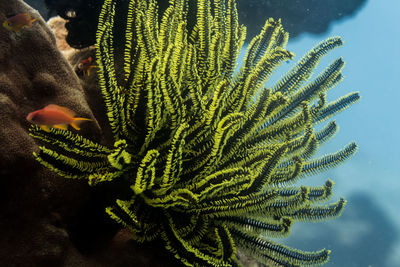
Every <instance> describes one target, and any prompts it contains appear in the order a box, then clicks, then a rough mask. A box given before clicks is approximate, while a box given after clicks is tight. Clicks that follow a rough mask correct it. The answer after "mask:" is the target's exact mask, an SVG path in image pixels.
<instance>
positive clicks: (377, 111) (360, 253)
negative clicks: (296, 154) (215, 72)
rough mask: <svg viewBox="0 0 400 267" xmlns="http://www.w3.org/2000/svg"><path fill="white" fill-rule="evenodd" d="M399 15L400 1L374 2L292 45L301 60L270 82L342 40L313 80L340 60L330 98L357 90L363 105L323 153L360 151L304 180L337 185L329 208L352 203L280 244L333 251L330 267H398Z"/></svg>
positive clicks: (347, 115) (340, 118)
mask: <svg viewBox="0 0 400 267" xmlns="http://www.w3.org/2000/svg"><path fill="white" fill-rule="evenodd" d="M399 17H400V1H398V0H384V1H378V0H369V1H368V2H367V4H366V5H364V6H363V7H362V8H361V10H359V12H358V13H357V14H355V15H354V16H353V17H350V18H348V19H345V20H343V21H341V22H337V23H334V24H333V25H332V26H331V29H330V30H329V31H328V33H326V34H324V35H311V34H303V35H301V36H299V37H297V38H295V39H293V40H290V41H289V43H288V45H287V48H288V50H289V51H291V52H294V53H295V54H296V57H295V59H294V61H293V62H291V63H290V64H283V66H282V67H281V68H280V69H279V70H278V71H277V72H276V73H275V74H274V75H273V76H272V78H271V80H273V81H277V79H278V78H279V77H280V76H281V75H282V74H283V73H285V72H286V71H287V70H288V69H289V67H290V66H292V65H293V63H294V62H296V61H297V60H299V59H300V58H301V57H302V56H303V55H304V54H305V53H306V52H307V51H309V50H310V49H311V48H312V47H314V46H315V45H316V44H318V43H319V42H320V41H322V40H324V39H326V38H329V37H332V36H341V37H342V38H343V40H344V41H345V44H344V46H343V47H341V48H338V49H336V50H334V51H333V52H330V53H329V55H328V56H327V57H325V58H324V59H323V60H322V61H321V63H320V66H319V67H318V69H317V71H316V72H315V73H314V76H313V77H315V75H316V74H318V73H319V72H320V71H322V70H323V69H324V68H326V67H327V66H328V65H329V63H331V62H332V61H333V60H334V59H336V58H338V57H340V56H342V57H343V58H344V60H345V61H346V66H345V68H344V70H343V74H344V76H345V79H344V81H343V82H342V83H341V84H339V85H338V86H336V87H335V88H333V89H332V90H330V91H329V92H328V95H327V99H328V100H331V101H332V100H335V99H337V98H339V97H341V96H343V95H346V94H347V93H349V92H352V91H359V92H360V95H361V96H362V99H361V101H360V102H358V103H356V104H355V105H353V106H352V107H350V108H349V109H347V110H345V111H344V112H342V113H339V114H338V115H337V116H336V117H334V119H335V120H336V122H337V123H338V125H339V127H340V130H339V132H338V134H337V135H336V136H335V137H334V138H333V139H332V140H331V141H330V142H329V143H327V144H325V145H324V146H323V147H321V149H320V153H319V154H318V155H323V154H326V153H332V152H335V151H337V150H339V149H341V148H342V147H344V146H345V145H347V144H348V143H350V142H352V141H356V142H357V144H358V146H359V150H358V152H357V154H356V155H355V156H353V157H352V158H351V159H350V160H349V161H347V162H346V163H344V164H342V165H340V166H339V167H337V168H334V169H332V170H330V171H328V172H324V173H321V174H318V175H314V176H312V177H309V178H306V179H305V180H303V181H301V182H302V184H306V185H322V184H323V183H324V182H325V181H326V180H327V179H328V178H329V179H332V180H333V181H334V182H335V187H334V193H335V195H334V197H333V198H332V199H331V201H330V202H335V201H337V200H338V199H339V197H345V198H346V199H347V200H348V205H347V207H346V209H345V211H344V214H343V216H342V217H340V218H338V219H335V220H330V221H327V222H323V223H296V224H295V225H294V227H293V229H292V233H291V235H290V237H289V238H288V239H286V240H278V241H279V242H284V243H286V244H287V245H289V246H292V247H296V248H298V249H302V250H318V249H321V248H324V247H325V248H328V249H331V250H332V254H331V260H330V262H329V263H328V264H327V265H326V266H340V267H347V266H348V267H358V266H360V267H361V266H362V267H369V266H370V267H395V266H400V237H399V234H400V208H399V204H400V142H399V132H400V124H399V122H400V112H399V106H400V83H399V80H400V67H399V64H400V27H399V26H400V23H399ZM282 20H283V22H284V18H282ZM242 56H243V54H242ZM269 84H271V83H267V85H269ZM324 124H325V123H323V125H324ZM318 155H317V156H318Z"/></svg>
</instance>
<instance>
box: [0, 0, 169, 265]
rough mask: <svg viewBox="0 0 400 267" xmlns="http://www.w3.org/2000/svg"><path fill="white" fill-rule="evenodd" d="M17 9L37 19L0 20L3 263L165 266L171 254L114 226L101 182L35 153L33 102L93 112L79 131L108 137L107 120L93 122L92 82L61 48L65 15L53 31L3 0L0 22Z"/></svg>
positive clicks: (0, 241)
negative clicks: (57, 167) (11, 24)
mask: <svg viewBox="0 0 400 267" xmlns="http://www.w3.org/2000/svg"><path fill="white" fill-rule="evenodd" d="M21 12H30V13H31V14H32V16H34V17H35V18H38V20H37V21H35V22H34V23H33V24H32V27H30V28H25V29H24V30H23V31H21V32H20V33H18V34H16V33H13V32H10V31H8V30H6V29H5V28H3V27H1V25H0V62H1V63H0V110H1V112H0V125H1V127H0V188H1V194H0V209H1V213H0V236H1V238H0V248H1V249H0V266H41V267H42V266H51V267H56V266H74V267H79V266H84V267H92V266H93V267H95V266H96V267H99V266H100V267H110V266H127V265H129V264H133V265H135V266H165V265H164V263H165V262H170V260H169V259H170V258H169V255H166V256H165V255H164V254H163V252H162V250H160V252H159V253H154V252H153V251H151V250H150V249H149V246H151V247H153V248H154V247H157V244H148V246H140V247H139V246H138V245H137V244H133V243H132V242H131V240H130V235H127V233H126V232H124V231H122V232H119V233H117V231H118V227H116V225H115V224H114V223H113V222H112V221H111V219H109V218H108V216H107V215H106V214H105V213H104V207H102V204H100V205H99V203H101V202H102V201H107V200H106V199H107V195H106V194H103V193H102V192H101V190H102V189H101V188H98V189H95V190H93V189H91V188H88V186H87V183H85V182H82V183H76V182H75V181H70V180H66V179H64V178H62V177H59V176H58V175H54V173H52V172H49V171H48V170H47V169H46V168H43V166H41V165H40V164H38V163H37V161H36V160H35V159H34V157H33V155H32V152H34V151H38V146H37V144H36V143H35V141H34V139H33V138H32V137H31V136H29V134H28V128H29V126H30V124H29V122H27V121H26V119H25V118H26V115H27V114H28V113H29V112H31V111H33V110H36V109H39V108H42V107H44V106H45V105H47V104H50V103H54V104H58V105H62V106H66V107H68V108H70V109H72V110H74V111H76V112H77V113H78V114H79V115H82V116H84V117H88V118H92V119H93V120H94V121H93V122H90V123H87V124H86V125H83V127H82V130H81V132H80V133H81V134H83V135H84V136H87V137H90V138H93V139H94V140H98V141H99V142H100V141H102V142H105V143H107V134H105V132H106V131H107V130H104V128H105V129H107V125H106V126H105V127H104V125H103V127H101V128H100V127H99V125H98V124H97V121H99V122H100V125H101V122H102V121H104V120H106V118H105V117H104V115H101V114H104V113H102V112H101V111H100V110H101V108H102V107H103V105H102V104H99V103H97V102H96V98H95V96H96V93H95V91H96V89H95V88H94V87H93V88H92V90H90V89H87V90H86V91H84V90H83V88H82V86H81V80H80V79H79V76H77V75H76V74H75V71H74V68H73V66H71V64H69V63H68V61H67V60H66V59H65V57H64V56H63V54H62V53H61V52H60V50H59V49H60V48H61V49H64V50H65V49H67V50H68V49H69V48H68V47H66V46H63V45H62V44H64V43H65V40H64V41H63V40H62V38H63V36H65V32H64V30H63V28H62V26H63V22H62V21H53V22H52V23H53V24H52V28H53V29H56V31H57V33H56V34H55V35H54V34H53V32H52V31H51V29H50V28H49V27H48V26H47V25H46V22H45V21H44V20H43V19H42V18H41V17H40V15H39V14H38V13H37V12H36V11H35V10H34V9H33V8H32V7H30V6H28V5H26V4H25V3H24V2H22V1H20V0H15V1H8V0H0V21H1V22H3V21H4V20H5V19H6V18H8V17H9V16H10V15H14V14H18V13H21ZM59 31H61V33H60V32H59ZM63 32H64V34H63ZM55 36H57V37H58V39H59V40H58V42H57V43H58V44H60V48H58V47H57V46H56V38H55ZM60 38H61V39H60ZM70 52H71V51H70ZM81 78H82V77H81ZM85 78H86V77H85ZM91 78H94V76H92V77H91ZM86 88H88V87H87V86H86ZM97 96H98V97H99V95H98V94H97ZM100 100H101V99H100ZM90 105H94V107H90ZM93 113H94V114H95V115H96V117H94V116H93ZM102 117H103V119H102ZM95 118H97V119H98V120H96V119H95ZM104 198H106V199H104ZM99 201H100V202H99ZM104 206H105V204H104ZM116 233H117V234H116ZM132 252H133V253H132ZM166 258H167V260H165V259H166ZM160 262H162V263H160ZM172 262H173V261H172ZM171 264H172V263H171ZM172 266H173V265H172Z"/></svg>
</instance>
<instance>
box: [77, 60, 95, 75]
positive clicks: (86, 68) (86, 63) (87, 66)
mask: <svg viewBox="0 0 400 267" xmlns="http://www.w3.org/2000/svg"><path fill="white" fill-rule="evenodd" d="M92 62H93V58H92V57H88V58H87V59H83V60H81V62H80V63H79V64H78V68H79V69H80V70H81V71H83V74H86V75H87V76H89V75H90V70H91V69H93V68H95V67H97V66H96V65H93V64H92Z"/></svg>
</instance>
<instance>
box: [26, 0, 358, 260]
mask: <svg viewBox="0 0 400 267" xmlns="http://www.w3.org/2000/svg"><path fill="white" fill-rule="evenodd" d="M116 5H117V1H114V0H106V1H105V3H104V5H103V8H102V11H101V14H100V18H99V25H98V31H97V36H96V39H97V44H96V65H97V66H98V79H99V85H100V87H101V93H102V95H103V98H104V102H105V105H106V107H107V116H108V120H109V124H110V127H111V129H112V132H113V136H114V139H115V140H114V141H115V143H114V148H109V147H106V146H103V145H101V144H98V143H95V142H93V141H91V140H89V139H86V138H84V137H82V136H80V135H78V134H75V133H73V132H69V131H65V130H60V129H51V130H50V132H49V133H47V132H44V131H42V130H41V129H40V128H38V127H35V126H33V127H32V128H31V135H32V136H34V137H35V138H37V139H39V140H41V141H42V142H44V143H45V146H41V147H40V152H39V153H37V154H35V157H36V158H37V160H38V161H39V162H40V163H42V164H43V165H44V166H46V167H48V168H50V169H52V170H53V171H55V172H56V173H58V174H60V175H62V176H64V177H67V178H75V179H87V180H88V182H89V184H90V185H96V184H98V183H109V182H111V181H113V182H116V181H117V182H118V181H119V182H121V183H125V184H126V183H127V184H129V186H130V189H131V190H130V196H129V197H126V195H125V194H121V196H120V198H121V199H116V202H115V205H114V206H111V207H108V208H107V209H106V212H107V213H108V214H109V215H110V216H111V217H112V218H113V219H115V220H116V221H117V222H119V223H121V224H123V225H124V226H125V227H127V228H129V229H130V230H131V232H132V236H133V238H134V239H135V240H137V241H138V242H145V241H149V240H154V239H156V238H159V239H161V240H163V241H164V242H165V248H166V249H167V250H169V251H170V252H171V253H173V254H174V255H175V257H176V258H178V259H179V260H181V261H182V263H184V264H185V265H188V266H209V265H211V266H237V265H240V262H239V261H238V259H237V256H236V255H237V249H238V248H241V249H243V250H245V251H247V252H248V253H249V254H251V255H252V256H253V257H254V258H256V259H257V260H258V261H259V262H262V263H264V264H268V265H278V266H279V265H282V266H300V265H318V264H322V263H324V262H326V261H327V259H328V255H329V251H328V250H325V249H323V250H320V251H316V252H303V251H299V250H296V249H292V248H289V247H287V246H284V245H280V244H278V243H276V242H273V241H271V240H268V238H267V236H273V237H277V236H285V235H287V234H288V233H289V229H290V226H291V225H292V223H293V222H294V221H297V220H313V221H315V220H321V219H326V218H331V217H335V216H338V215H339V214H340V213H341V211H342V209H343V207H344V205H345V200H343V199H340V200H339V201H338V202H336V203H332V204H329V205H327V206H324V205H322V204H321V202H323V201H325V200H326V199H328V198H329V197H330V196H331V193H332V186H333V182H332V181H327V182H326V183H325V185H324V186H319V187H306V186H301V187H299V188H296V187H284V186H282V185H286V184H290V183H294V182H296V181H297V180H298V179H299V178H302V177H304V176H306V175H309V174H312V173H318V172H320V171H322V170H324V169H327V168H330V167H333V166H336V165H337V164H339V163H341V162H343V161H344V160H346V159H347V158H348V157H350V156H351V155H352V154H353V153H354V152H355V151H356V145H355V144H354V143H351V144H349V145H348V146H346V147H345V148H344V149H342V150H340V151H338V152H336V153H333V154H330V155H326V156H323V157H321V158H317V159H312V156H313V154H314V153H315V151H316V150H317V148H318V146H319V145H321V144H322V143H324V142H325V141H327V140H328V139H329V138H330V137H332V136H333V135H334V133H335V131H336V130H337V127H336V124H335V123H334V122H330V123H328V124H327V125H326V126H325V127H324V128H322V130H320V131H315V130H314V129H313V127H314V126H315V125H316V124H318V123H320V122H322V121H324V120H326V119H328V118H329V117H331V116H333V115H334V114H336V113H337V112H339V111H342V110H344V109H345V108H347V107H348V106H349V105H351V104H352V103H354V102H356V101H357V100H358V99H359V95H358V93H351V94H349V95H347V96H344V97H342V98H340V99H339V100H337V101H334V102H330V103H327V101H326V98H325V94H326V92H327V91H328V90H329V89H331V88H332V87H333V86H335V85H336V84H337V83H339V82H340V81H341V80H342V74H341V71H342V68H343V66H344V62H343V60H342V59H341V58H339V59H337V60H335V61H334V62H333V63H332V64H331V65H329V66H328V68H327V69H326V70H325V71H323V72H322V73H321V74H320V75H318V76H317V77H316V78H314V79H311V72H312V70H313V69H314V68H315V66H316V65H317V64H318V62H319V60H320V58H321V57H322V56H323V55H324V54H326V53H327V52H328V51H330V50H332V49H334V48H335V47H338V46H340V45H341V44H342V41H341V39H340V38H338V37H334V38H331V39H328V40H326V41H325V42H322V43H321V44H319V45H317V46H316V47H315V48H314V49H312V50H311V51H310V52H309V53H308V54H307V55H306V56H304V57H303V58H302V59H301V60H300V61H299V63H298V64H297V65H295V66H294V67H293V68H292V69H291V70H290V71H289V72H288V73H287V74H286V75H285V76H284V77H282V79H281V80H279V81H278V82H277V83H275V85H274V86H273V87H272V88H265V87H264V86H263V84H264V82H265V81H266V80H267V79H268V78H269V76H270V74H271V72H272V71H273V70H274V69H275V68H276V67H278V66H279V64H280V63H281V62H284V61H286V60H289V59H291V58H292V57H293V54H292V53H290V52H289V51H287V50H286V49H285V45H286V43H287V40H288V34H287V33H286V32H285V31H284V30H283V28H282V25H281V23H280V21H274V20H272V19H269V20H268V21H267V22H266V24H265V26H264V28H263V30H262V32H261V33H260V34H259V35H258V36H256V37H255V38H254V39H253V40H252V42H251V43H250V44H249V47H248V51H247V56H246V57H245V60H244V65H243V67H242V68H241V70H240V71H239V72H238V73H235V72H234V68H235V64H236V60H237V57H238V54H239V51H240V49H241V46H242V44H243V41H244V36H245V27H243V26H240V25H239V23H238V18H237V10H236V6H235V2H234V1H233V0H226V1H225V0H214V1H206V0H199V1H198V3H197V13H196V14H197V15H196V18H197V21H196V24H195V26H194V28H193V29H192V30H191V31H190V32H189V31H188V30H187V27H186V14H187V12H188V1H185V0H171V1H170V4H169V7H168V8H167V9H166V11H165V12H164V14H163V16H162V18H161V19H160V20H159V19H158V17H157V14H158V12H157V4H156V2H155V1H154V0H146V1H133V0H132V1H130V2H129V8H128V14H127V24H126V29H125V37H126V40H125V45H124V49H123V50H122V51H123V62H124V65H123V70H124V71H123V76H122V77H119V76H118V75H117V71H116V69H117V66H116V65H117V64H116V63H115V61H116V60H115V57H117V56H118V53H116V52H115V51H117V50H118V48H117V49H115V47H114V46H115V45H114V42H115V40H114V38H113V36H114V32H113V31H114V29H115V25H114V17H115V10H116ZM118 51H119V50H118Z"/></svg>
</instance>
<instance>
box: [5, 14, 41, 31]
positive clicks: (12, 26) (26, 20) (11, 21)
mask: <svg viewBox="0 0 400 267" xmlns="http://www.w3.org/2000/svg"><path fill="white" fill-rule="evenodd" d="M36 20H37V18H32V16H31V14H30V13H28V12H26V13H19V14H17V15H15V16H12V17H10V18H8V19H6V20H5V21H4V22H3V27H4V28H6V29H7V30H9V31H12V32H19V31H20V30H22V29H23V28H25V27H30V26H31V25H32V22H34V21H36Z"/></svg>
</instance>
